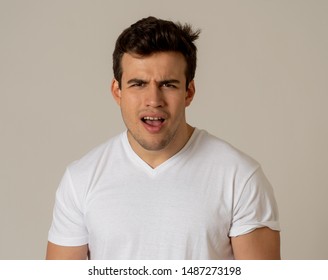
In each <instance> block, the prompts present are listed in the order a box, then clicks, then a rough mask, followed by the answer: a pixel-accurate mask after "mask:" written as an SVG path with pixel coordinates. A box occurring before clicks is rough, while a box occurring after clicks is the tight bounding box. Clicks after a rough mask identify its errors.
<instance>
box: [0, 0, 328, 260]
mask: <svg viewBox="0 0 328 280" xmlns="http://www.w3.org/2000/svg"><path fill="white" fill-rule="evenodd" d="M327 14H328V1H324V0H323V1H319V0H308V1H305V0H277V1H264V0H263V1H260V0H249V1H244V0H240V1H228V0H227V1H219V0H213V1H209V0H203V1H191V0H183V1H177V0H166V1H163V0H159V1H155V0H139V1H126V0H121V1H111V0H94V1H91V0H90V1H87V0H60V1H50V0H49V1H44V0H43V1H42V0H39V1H37V0H30V1H24V0H21V1H17V0H0V79H1V80H0V94H1V95H0V98H1V99H0V129H1V130H0V131H1V138H0V141H1V142H0V155H1V166H0V172H1V174H0V188H1V194H0V221H1V225H0V227H1V228H0V235H1V236H0V259H43V258H44V256H45V249H46V243H47V234H48V229H49V227H50V223H51V219H52V209H53V205H54V199H55V191H56V189H57V186H58V184H59V181H60V179H61V177H62V175H63V172H64V170H65V167H66V166H67V165H68V164H69V163H71V162H72V161H74V160H76V159H79V158H80V157H81V156H83V155H84V154H85V153H86V152H88V151H89V150H90V149H92V148H93V147H95V146H97V145H99V144H101V143H103V142H105V141H107V139H108V138H109V137H111V136H114V135H116V134H117V133H119V132H121V131H123V130H124V129H125V127H124V124H123V122H122V121H121V115H120V111H119V108H118V106H117V105H116V104H115V103H114V101H113V99H112V97H111V94H110V91H109V86H110V83H111V80H112V77H113V74H112V58H111V55H112V52H113V48H114V43H115V40H116V38H117V36H118V35H119V34H120V32H121V31H122V30H123V29H124V28H126V27H128V26H129V25H130V24H132V23H134V22H135V21H137V20H138V19H140V18H143V17H147V16H149V15H153V16H156V17H160V18H163V19H169V20H173V21H180V22H182V23H184V22H189V23H191V24H192V25H193V26H194V27H195V28H200V29H202V33H201V36H200V39H199V40H198V41H197V46H198V49H199V52H198V69H197V72H196V78H195V81H196V89H197V91H196V97H195V99H194V101H193V104H192V105H191V107H189V108H188V109H187V118H188V120H189V122H190V124H192V125H193V126H197V127H199V128H203V129H206V130H208V131H209V132H211V133H212V134H214V135H216V136H218V137H220V138H222V139H224V140H226V141H228V142H230V143H231V144H233V145H234V146H236V147H237V148H239V149H241V150H243V151H244V152H246V153H248V154H249V155H250V156H252V157H254V158H255V159H256V160H258V161H259V162H260V163H261V164H262V167H263V169H264V172H265V173H266V175H267V177H268V178H269V180H270V181H271V183H272V185H273V187H274V191H275V195H276V198H277V202H278V205H279V210H280V221H281V228H282V232H281V237H282V257H283V258H284V259H328V242H327V232H328V217H327V214H328V206H327V205H328V203H327V198H328V183H327V182H328V180H327V167H328V164H327V162H328V160H327V159H328V148H327V144H328V110H327V106H328V75H327V73H328V51H327V50H328V17H327Z"/></svg>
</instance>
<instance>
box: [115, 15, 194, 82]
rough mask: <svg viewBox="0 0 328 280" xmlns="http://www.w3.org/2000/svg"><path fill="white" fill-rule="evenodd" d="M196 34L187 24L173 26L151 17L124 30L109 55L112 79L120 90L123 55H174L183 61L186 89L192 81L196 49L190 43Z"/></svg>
mask: <svg viewBox="0 0 328 280" xmlns="http://www.w3.org/2000/svg"><path fill="white" fill-rule="evenodd" d="M199 34H200V30H196V31H194V30H193V29H192V27H191V25H189V24H184V25H182V24H180V23H179V22H178V23H174V22H172V21H167V20H162V19H157V18H155V17H147V18H143V19H141V20H139V21H137V22H136V23H134V24H132V25H131V26H130V27H128V28H127V29H125V30H124V31H123V32H122V33H121V35H120V36H119V37H118V39H117V41H116V45H115V50H114V52H113V71H114V77H115V79H116V80H117V81H118V82H119V86H120V87H121V79H122V57H123V54H124V53H131V54H138V55H142V56H147V55H151V54H152V53H156V52H166V51H175V52H179V53H181V54H182V55H183V56H184V58H185V60H186V64H187V67H186V71H185V75H186V81H187V84H186V87H188V85H189V82H190V81H192V80H193V79H194V76H195V71H196V62H197V48H196V46H195V44H194V43H193V42H194V41H195V40H196V39H197V38H198V36H199Z"/></svg>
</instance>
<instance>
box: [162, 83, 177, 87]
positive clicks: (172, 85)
mask: <svg viewBox="0 0 328 280" xmlns="http://www.w3.org/2000/svg"><path fill="white" fill-rule="evenodd" d="M162 87H166V88H176V85H174V84H171V83H163V84H162Z"/></svg>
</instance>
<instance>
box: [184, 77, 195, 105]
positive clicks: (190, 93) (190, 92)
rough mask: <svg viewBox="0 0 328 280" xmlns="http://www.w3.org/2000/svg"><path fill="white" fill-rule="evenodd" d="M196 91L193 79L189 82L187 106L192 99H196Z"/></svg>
mask: <svg viewBox="0 0 328 280" xmlns="http://www.w3.org/2000/svg"><path fill="white" fill-rule="evenodd" d="M195 92H196V88H195V81H194V80H192V81H191V82H190V83H189V85H188V89H187V92H186V99H185V105H186V107H188V106H189V105H190V104H191V102H192V100H193V99H194V96H195Z"/></svg>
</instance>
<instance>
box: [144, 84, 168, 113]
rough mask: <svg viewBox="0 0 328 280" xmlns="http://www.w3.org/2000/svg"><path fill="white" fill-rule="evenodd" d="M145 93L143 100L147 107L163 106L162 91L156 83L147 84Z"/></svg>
mask: <svg viewBox="0 0 328 280" xmlns="http://www.w3.org/2000/svg"><path fill="white" fill-rule="evenodd" d="M145 94H146V97H145V101H146V106H147V107H153V108H158V107H163V106H164V98H163V92H162V91H161V89H160V88H159V87H158V86H157V84H152V85H149V87H148V90H147V91H146V93H145Z"/></svg>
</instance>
